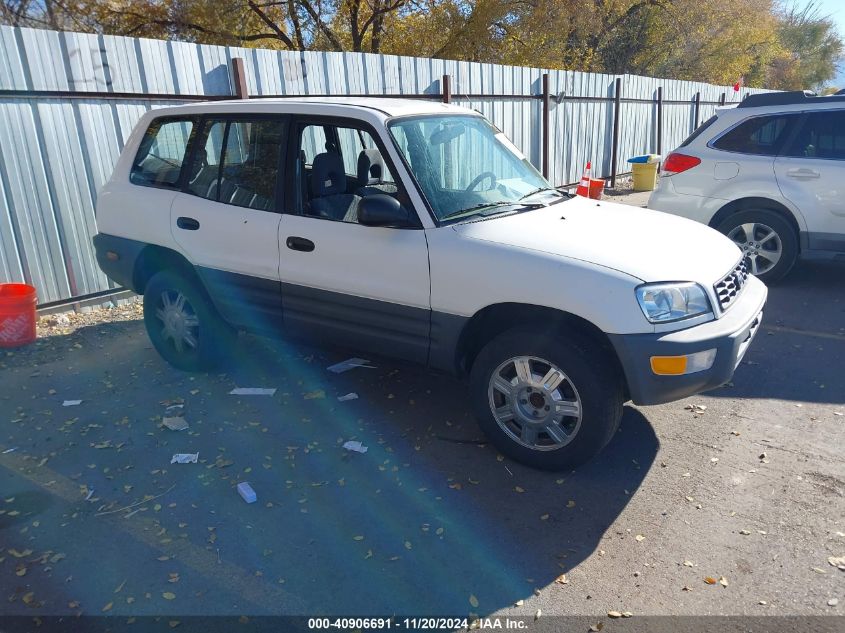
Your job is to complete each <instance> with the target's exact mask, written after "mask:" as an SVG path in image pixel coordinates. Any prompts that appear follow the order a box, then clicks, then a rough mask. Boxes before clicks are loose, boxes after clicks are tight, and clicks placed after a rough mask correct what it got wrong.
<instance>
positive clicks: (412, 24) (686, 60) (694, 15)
mask: <svg viewBox="0 0 845 633" xmlns="http://www.w3.org/2000/svg"><path fill="white" fill-rule="evenodd" d="M781 1H785V2H792V4H787V5H783V4H780V2H781ZM802 1H806V0H40V1H36V0H0V22H2V23H6V24H15V25H26V26H39V27H45V28H54V29H67V30H79V31H88V32H98V33H114V34H121V35H133V36H143V37H156V38H166V39H180V40H187V41H194V42H200V43H215V44H228V45H243V46H261V47H265V48H279V49H288V50H351V51H366V52H382V53H393V54H398V55H412V56H421V57H441V58H447V59H459V60H469V61H479V62H491V63H500V64H515V65H523V66H535V67H536V66H539V67H546V68H558V69H572V70H583V71H592V72H606V73H614V74H621V73H636V74H644V75H653V76H659V77H667V78H672V79H689V80H697V81H707V82H711V83H717V84H730V83H733V82H735V81H737V80H738V79H739V78H740V77H743V78H744V81H745V84H746V85H749V86H766V87H770V88H782V89H789V90H792V89H800V88H816V87H818V88H820V87H822V86H823V84H824V83H825V82H826V81H829V80H830V79H831V78H832V77H833V76H835V74H836V70H837V68H836V66H837V63H838V62H839V59H840V57H841V56H842V52H843V43H842V37H841V35H840V34H839V33H838V32H837V31H836V28H835V24H834V23H833V22H832V20H831V19H830V18H829V17H827V16H824V15H822V14H820V12H819V10H818V8H817V6H816V5H815V4H814V2H813V0H809V3H808V4H800V2H802Z"/></svg>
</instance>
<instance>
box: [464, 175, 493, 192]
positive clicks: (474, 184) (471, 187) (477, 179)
mask: <svg viewBox="0 0 845 633" xmlns="http://www.w3.org/2000/svg"><path fill="white" fill-rule="evenodd" d="M485 178H489V179H490V186H489V187H488V188H487V189H485V191H489V190H490V189H495V188H496V183H497V182H498V179H497V178H496V174H494V173H493V172H492V171H485V172H483V173H480V174H478V175H477V176H476V177H475V178H473V179H472V182H471V183H469V184H468V185H467V188H466V191H473V190H475V188H476V187H477V186H478V185H479V184H480V183H481V182H482V181H483V180H484V179H485Z"/></svg>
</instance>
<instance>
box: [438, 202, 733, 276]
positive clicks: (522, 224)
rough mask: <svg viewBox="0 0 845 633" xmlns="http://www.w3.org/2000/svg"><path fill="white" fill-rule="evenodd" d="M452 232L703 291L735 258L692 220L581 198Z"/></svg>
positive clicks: (727, 243) (726, 243) (718, 237)
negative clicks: (686, 284)
mask: <svg viewBox="0 0 845 633" xmlns="http://www.w3.org/2000/svg"><path fill="white" fill-rule="evenodd" d="M453 228H454V229H455V230H456V231H457V232H458V233H459V234H460V235H461V236H462V237H466V238H470V239H476V240H484V241H489V242H495V243H498V244H503V245H509V246H514V247H518V248H526V249H531V250H535V251H541V252H544V253H549V254H552V255H558V256H560V257H569V258H574V259H579V260H582V261H586V262H590V263H593V264H597V265H599V266H604V267H607V268H613V269H614V270H618V271H620V272H623V273H626V274H628V275H632V276H634V277H637V278H639V279H641V280H643V281H646V282H654V281H695V282H698V283H700V284H702V285H703V286H704V287H705V288H708V287H710V286H711V285H712V284H713V283H714V282H716V281H717V280H719V279H721V278H722V277H723V276H724V275H726V274H727V273H728V272H730V270H731V268H733V266H735V265H736V263H737V262H738V261H739V258H740V255H741V252H740V250H739V248H737V247H736V245H734V243H733V242H732V241H731V240H729V239H728V238H726V237H725V236H724V235H722V234H721V233H719V232H718V231H715V230H713V229H711V228H710V227H708V226H705V225H703V224H699V223H698V222H693V221H692V220H687V219H686V218H681V217H678V216H675V215H669V214H667V213H661V212H659V211H651V210H648V209H642V208H639V207H632V206H628V205H623V204H616V203H613V202H606V201H604V200H602V201H597V200H590V199H589V198H584V197H581V196H576V197H574V198H572V199H570V200H566V201H563V202H559V203H557V204H554V205H552V206H549V207H547V208H544V209H536V210H533V211H525V212H523V213H517V214H514V215H510V216H505V217H500V218H495V217H494V218H490V219H487V220H483V221H476V222H467V223H465V224H459V225H456V226H454V227H453Z"/></svg>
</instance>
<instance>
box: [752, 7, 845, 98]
mask: <svg viewBox="0 0 845 633" xmlns="http://www.w3.org/2000/svg"><path fill="white" fill-rule="evenodd" d="M777 35H778V42H779V44H780V47H781V48H780V51H779V53H778V54H777V55H776V56H775V58H774V59H773V60H772V61H771V63H770V64H769V68H768V73H767V77H766V79H767V81H766V84H767V85H768V86H769V87H771V88H778V89H781V90H802V89H804V88H814V89H820V88H821V87H822V85H823V84H824V83H825V82H826V81H829V80H830V79H832V78H833V77H835V76H836V71H837V64H838V63H839V61H840V59H841V57H842V48H843V46H842V38H841V36H840V34H839V33H837V31H836V25H835V24H834V22H833V20H832V19H831V18H830V17H829V16H825V15H822V14H821V13H820V11H819V7H818V5H816V4H815V3H814V2H810V3H808V4H807V5H806V6H804V7H803V8H801V7H800V6H799V5H798V4H797V3H793V4H790V5H788V6H785V7H784V8H783V9H782V10H781V11H780V12H779V14H778V26H777Z"/></svg>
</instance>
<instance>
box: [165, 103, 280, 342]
mask: <svg viewBox="0 0 845 633" xmlns="http://www.w3.org/2000/svg"><path fill="white" fill-rule="evenodd" d="M286 128H287V121H286V119H285V117H257V116H256V115H246V114H244V115H237V116H227V117H220V118H218V117H209V118H206V119H205V120H204V121H203V124H202V128H201V130H200V132H199V136H198V137H197V139H196V142H195V143H194V145H195V148H196V149H195V150H194V152H193V157H192V163H191V165H190V166H189V169H188V175H187V184H186V186H185V188H184V191H183V192H182V193H180V194H178V195H177V196H176V198H175V200H174V201H173V205H172V207H171V218H170V219H171V229H172V231H173V236H174V239H175V240H176V242H177V243H178V244H179V246H180V247H181V248H182V249H183V251H184V252H185V253H186V255H187V256H188V259H189V260H190V261H191V262H192V263H193V264H194V265H195V266H196V268H197V271H198V273H199V275H200V277H201V278H202V281H203V283H204V284H205V287H206V288H207V289H208V291H209V294H210V295H211V299H212V301H213V302H214V304H215V306H216V307H217V309H218V311H219V312H220V314H221V315H222V316H223V318H225V319H226V320H227V321H229V322H230V323H233V324H235V325H238V326H241V327H246V328H249V329H252V330H258V331H274V330H277V329H279V328H280V327H281V325H282V315H281V313H282V304H281V289H280V281H279V242H278V230H279V223H280V219H281V214H280V208H279V207H280V203H278V202H277V201H278V199H279V195H278V190H279V182H278V181H279V180H280V179H279V178H278V177H277V176H278V174H279V166H280V164H281V154H282V150H283V149H284V147H285V145H286Z"/></svg>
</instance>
